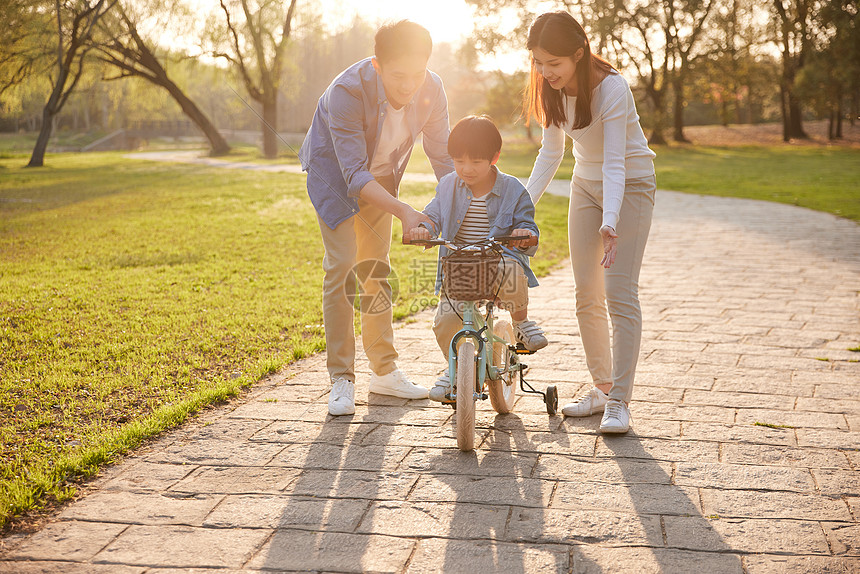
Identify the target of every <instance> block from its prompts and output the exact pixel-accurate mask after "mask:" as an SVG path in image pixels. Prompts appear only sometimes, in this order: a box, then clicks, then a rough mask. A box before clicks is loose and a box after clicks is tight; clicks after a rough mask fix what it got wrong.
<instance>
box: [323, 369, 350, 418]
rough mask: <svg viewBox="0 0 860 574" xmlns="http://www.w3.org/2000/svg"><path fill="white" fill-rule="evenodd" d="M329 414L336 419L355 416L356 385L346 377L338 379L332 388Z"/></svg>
mask: <svg viewBox="0 0 860 574" xmlns="http://www.w3.org/2000/svg"><path fill="white" fill-rule="evenodd" d="M328 414H330V415H333V416H336V417H337V416H341V415H352V414H355V384H353V382H352V381H350V380H349V379H347V378H346V377H338V378H337V379H335V380H334V383H333V384H332V386H331V392H330V393H329V395H328Z"/></svg>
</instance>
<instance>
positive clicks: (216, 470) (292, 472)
mask: <svg viewBox="0 0 860 574" xmlns="http://www.w3.org/2000/svg"><path fill="white" fill-rule="evenodd" d="M299 474H300V471H299V470H297V469H292V468H284V467H253V466H203V467H200V468H199V469H197V470H196V471H194V472H193V473H192V474H191V475H190V476H188V478H186V479H184V480H182V481H181V482H179V483H177V484H176V485H175V486H173V487H172V488H171V489H170V490H171V492H177V493H182V492H188V493H207V494H253V493H273V492H281V491H282V490H284V489H285V488H286V487H287V486H288V485H289V484H290V483H291V482H293V481H294V480H296V478H297V477H298V476H299Z"/></svg>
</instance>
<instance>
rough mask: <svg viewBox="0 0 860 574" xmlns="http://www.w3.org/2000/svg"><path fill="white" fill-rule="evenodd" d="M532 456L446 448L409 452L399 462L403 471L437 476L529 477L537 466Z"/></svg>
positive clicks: (517, 453)
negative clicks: (456, 450) (453, 450)
mask: <svg viewBox="0 0 860 574" xmlns="http://www.w3.org/2000/svg"><path fill="white" fill-rule="evenodd" d="M537 459H538V455H537V454H535V453H524V454H521V453H519V452H512V451H508V450H504V451H502V450H491V451H486V450H479V451H475V453H474V454H473V453H464V452H459V451H458V452H451V451H450V450H446V449H435V448H421V447H416V448H414V449H412V450H411V451H410V453H409V455H408V456H407V457H406V458H405V459H403V462H401V464H400V469H401V470H403V471H404V472H417V473H426V472H429V473H433V474H434V475H440V474H468V475H471V476H525V477H529V476H531V474H532V470H533V469H534V467H535V464H536V463H537Z"/></svg>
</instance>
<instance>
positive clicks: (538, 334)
mask: <svg viewBox="0 0 860 574" xmlns="http://www.w3.org/2000/svg"><path fill="white" fill-rule="evenodd" d="M514 334H515V335H516V338H517V341H519V342H520V343H522V344H523V347H525V348H526V349H528V350H529V351H537V350H538V349H543V348H544V347H546V346H547V344H548V343H549V341H547V340H546V336H545V335H544V334H543V329H541V328H540V327H539V326H538V324H537V323H535V322H534V321H522V322H520V323H514Z"/></svg>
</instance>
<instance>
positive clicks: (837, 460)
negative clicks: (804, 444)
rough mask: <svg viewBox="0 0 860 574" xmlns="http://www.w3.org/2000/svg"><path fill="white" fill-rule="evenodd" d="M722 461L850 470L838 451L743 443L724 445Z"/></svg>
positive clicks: (842, 454) (842, 453)
mask: <svg viewBox="0 0 860 574" xmlns="http://www.w3.org/2000/svg"><path fill="white" fill-rule="evenodd" d="M722 461H723V462H728V463H736V464H768V465H770V464H772V465H776V466H791V467H796V468H845V469H847V468H850V466H849V465H848V459H847V458H846V457H845V453H844V452H840V451H838V450H824V449H812V448H793V447H782V446H772V445H759V444H742V443H739V444H724V445H722Z"/></svg>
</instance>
